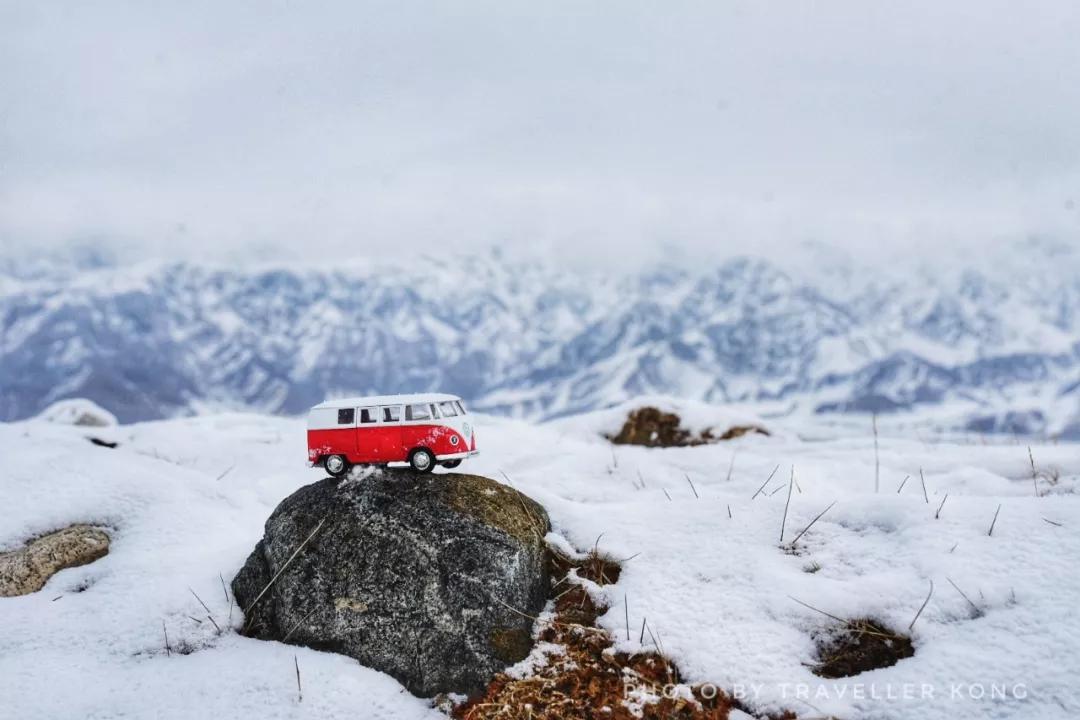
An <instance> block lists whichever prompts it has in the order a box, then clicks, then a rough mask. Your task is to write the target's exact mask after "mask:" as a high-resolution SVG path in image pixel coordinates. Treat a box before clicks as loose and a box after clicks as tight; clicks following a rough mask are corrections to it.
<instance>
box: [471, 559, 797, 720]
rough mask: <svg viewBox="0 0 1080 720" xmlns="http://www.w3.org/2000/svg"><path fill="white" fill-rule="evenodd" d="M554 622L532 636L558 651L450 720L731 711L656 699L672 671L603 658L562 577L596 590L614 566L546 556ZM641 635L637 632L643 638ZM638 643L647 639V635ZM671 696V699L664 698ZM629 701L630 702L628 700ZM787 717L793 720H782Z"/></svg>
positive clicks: (720, 704)
mask: <svg viewBox="0 0 1080 720" xmlns="http://www.w3.org/2000/svg"><path fill="white" fill-rule="evenodd" d="M550 563H551V564H550V568H551V577H552V589H551V592H550V595H549V597H550V598H551V599H552V600H554V602H555V617H554V620H553V621H551V622H547V623H546V624H545V625H544V627H543V629H542V630H541V631H540V641H541V642H548V643H553V644H556V645H560V646H562V647H563V648H564V649H565V650H564V652H563V653H562V654H552V655H550V656H549V657H548V660H547V662H546V664H544V666H543V667H539V668H537V669H536V670H535V671H534V672H533V674H531V675H529V676H527V677H524V678H514V677H511V676H509V675H506V674H499V675H497V676H496V677H495V679H494V680H492V682H491V684H490V685H489V686H488V688H487V690H486V692H485V693H484V694H483V695H482V696H481V697H477V698H473V699H471V700H470V701H468V702H466V703H464V704H462V705H459V706H457V707H456V708H454V710H453V712H452V717H454V718H456V719H457V720H585V719H591V718H603V719H604V720H632V719H635V718H645V719H647V720H725V719H726V718H727V717H728V713H729V712H730V710H731V708H733V707H737V706H738V704H737V703H736V702H735V701H734V700H732V699H731V698H729V697H727V696H726V695H724V694H723V693H720V692H718V691H716V690H715V688H713V687H712V686H696V687H693V688H691V689H690V695H691V696H692V699H691V698H690V697H686V696H679V697H664V692H663V688H665V687H672V686H673V685H677V684H680V683H681V677H680V675H679V670H678V668H677V667H675V665H674V664H673V663H672V662H671V661H669V660H668V659H667V658H665V657H664V656H663V655H662V654H661V653H659V652H642V653H635V654H633V655H626V654H624V653H615V652H612V651H611V647H612V644H613V643H612V640H611V638H610V637H609V636H608V634H607V633H606V632H605V631H603V630H601V629H600V628H599V627H598V626H597V623H596V619H597V617H599V616H600V615H601V614H602V613H603V612H604V611H605V609H606V608H604V607H601V606H598V605H597V604H596V603H595V602H594V601H593V599H592V596H591V595H590V594H589V593H588V591H587V590H586V589H585V588H584V587H583V586H581V585H577V584H573V583H572V582H569V577H570V575H569V573H570V572H571V571H576V575H577V577H580V578H585V579H588V580H592V581H593V582H595V583H598V584H601V585H603V584H608V583H612V582H615V581H616V580H617V579H618V577H619V572H620V567H619V564H618V563H616V562H614V561H612V560H611V559H608V558H603V557H601V556H600V555H599V554H598V553H596V552H595V551H594V552H593V553H591V554H590V555H589V556H588V557H586V558H585V559H584V560H572V559H570V558H567V557H564V556H561V555H559V554H557V553H552V556H551V559H550ZM642 632H644V629H643V631H642ZM645 637H648V636H647V635H646V636H645ZM627 686H633V687H645V688H650V689H652V688H655V689H656V690H655V693H654V696H653V697H651V698H650V701H649V702H645V703H644V704H641V703H640V702H639V703H638V704H637V705H636V706H635V707H636V708H637V709H638V710H639V711H640V712H639V713H636V712H635V709H634V708H632V707H631V706H630V705H628V704H627V703H626V702H625V701H626V700H627V699H628V698H627V691H626V689H627ZM672 694H674V693H672ZM631 699H632V700H633V698H631ZM788 717H794V716H788Z"/></svg>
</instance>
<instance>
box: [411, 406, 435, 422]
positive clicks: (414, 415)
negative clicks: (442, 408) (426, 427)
mask: <svg viewBox="0 0 1080 720" xmlns="http://www.w3.org/2000/svg"><path fill="white" fill-rule="evenodd" d="M405 419H406V420H430V419H431V410H430V408H429V406H427V405H421V404H419V403H418V404H416V405H406V406H405Z"/></svg>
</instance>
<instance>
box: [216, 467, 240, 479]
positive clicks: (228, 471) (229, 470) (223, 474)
mask: <svg viewBox="0 0 1080 720" xmlns="http://www.w3.org/2000/svg"><path fill="white" fill-rule="evenodd" d="M235 467H236V466H235V465H230V466H229V467H227V468H225V471H224V472H223V473H221V474H220V475H218V476H217V478H216V479H217V480H221V479H222V478H224V477H225V476H226V475H228V474H229V473H231V472H232V471H233V468H235Z"/></svg>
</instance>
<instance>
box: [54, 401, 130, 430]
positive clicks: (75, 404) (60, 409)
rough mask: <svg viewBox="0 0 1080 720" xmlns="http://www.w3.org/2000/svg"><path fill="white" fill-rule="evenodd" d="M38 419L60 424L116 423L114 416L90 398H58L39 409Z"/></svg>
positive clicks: (101, 425) (105, 424)
mask: <svg viewBox="0 0 1080 720" xmlns="http://www.w3.org/2000/svg"><path fill="white" fill-rule="evenodd" d="M38 418H39V419H40V420H44V421H45V422H51V423H57V424H60V425H84V426H90V427H104V426H109V425H116V416H115V415H113V414H112V413H111V412H109V411H108V410H106V409H105V408H103V407H101V406H100V405H98V404H97V403H95V402H93V401H92V400H87V399H85V398H71V399H70V400H59V401H57V402H55V403H53V404H52V405H50V406H49V407H47V408H45V409H44V410H42V411H41V414H40V415H38Z"/></svg>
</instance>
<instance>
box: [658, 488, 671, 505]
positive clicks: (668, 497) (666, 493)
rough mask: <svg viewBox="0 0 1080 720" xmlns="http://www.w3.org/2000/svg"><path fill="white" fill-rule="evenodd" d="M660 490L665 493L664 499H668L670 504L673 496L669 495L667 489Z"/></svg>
mask: <svg viewBox="0 0 1080 720" xmlns="http://www.w3.org/2000/svg"><path fill="white" fill-rule="evenodd" d="M660 489H661V490H663V491H664V497H666V498H667V499H668V502H671V495H669V494H668V491H667V488H660Z"/></svg>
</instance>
